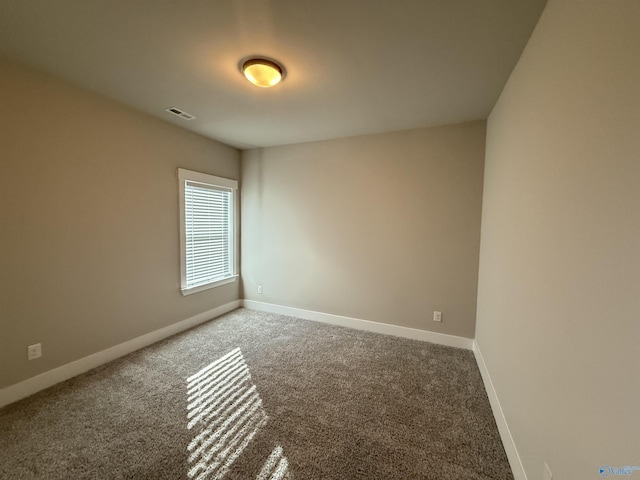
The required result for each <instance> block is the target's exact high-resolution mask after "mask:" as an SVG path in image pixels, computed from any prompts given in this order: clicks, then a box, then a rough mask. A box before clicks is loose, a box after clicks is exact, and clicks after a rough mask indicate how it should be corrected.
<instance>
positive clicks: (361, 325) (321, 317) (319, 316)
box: [242, 300, 473, 350]
mask: <svg viewBox="0 0 640 480" xmlns="http://www.w3.org/2000/svg"><path fill="white" fill-rule="evenodd" d="M242 304H243V306H244V307H245V308H247V309H249V310H258V311H261V312H271V313H279V314H281V315H289V316H292V317H298V318H303V319H305V320H313V321H315V322H322V323H330V324H332V325H340V326H342V327H349V328H355V329H357V330H366V331H369V332H375V333H383V334H385V335H393V336H395V337H403V338H411V339H413V340H421V341H423V342H431V343H438V344H440V345H447V346H449V347H458V348H465V349H467V350H473V339H471V338H464V337H458V336H455V335H446V334H444V333H436V332H429V331H427V330H419V329H417V328H409V327H401V326H399V325H390V324H388V323H378V322H372V321H369V320H361V319H359V318H352V317H343V316H342V315H333V314H330V313H322V312H314V311H312V310H304V309H302V308H295V307H286V306H284V305H275V304H273V303H264V302H256V301H255V300H243V302H242Z"/></svg>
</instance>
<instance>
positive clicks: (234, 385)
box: [187, 348, 290, 480]
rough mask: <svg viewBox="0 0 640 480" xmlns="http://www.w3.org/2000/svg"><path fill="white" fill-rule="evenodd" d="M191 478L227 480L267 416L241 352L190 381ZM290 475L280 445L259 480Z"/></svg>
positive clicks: (270, 479) (188, 382)
mask: <svg viewBox="0 0 640 480" xmlns="http://www.w3.org/2000/svg"><path fill="white" fill-rule="evenodd" d="M187 419H188V423H187V428H188V429H189V430H193V438H192V440H191V442H190V443H189V446H188V452H189V457H188V459H189V465H190V467H189V471H188V475H189V478H190V479H192V480H204V479H210V480H222V479H223V478H224V477H225V475H226V474H227V472H228V471H229V469H230V468H231V466H232V465H233V462H235V461H236V460H237V459H238V457H240V455H241V454H242V452H243V451H244V449H245V448H246V447H247V446H248V445H249V444H250V443H251V441H252V440H253V438H254V437H255V436H256V434H257V433H258V432H259V431H260V429H261V428H262V427H264V426H265V425H266V423H267V421H268V419H269V418H268V417H267V414H266V412H265V411H264V408H263V406H262V399H261V398H260V395H259V394H258V391H257V388H256V386H255V385H254V384H253V383H252V381H251V374H250V373H249V368H248V367H247V364H246V362H245V360H244V357H243V356H242V352H241V351H240V349H239V348H236V349H234V350H232V351H231V352H229V353H228V354H226V355H224V356H223V357H220V358H219V359H218V360H216V361H215V362H213V363H211V364H209V365H207V366H206V367H204V368H203V369H201V370H200V371H198V372H197V373H195V374H194V375H192V376H190V377H189V378H187ZM285 478H290V477H289V472H288V461H287V459H286V457H284V455H283V452H282V447H280V446H277V447H276V448H275V449H274V450H273V451H272V453H271V455H270V456H269V458H268V459H267V461H266V462H265V464H264V466H263V468H262V470H261V471H260V473H259V475H258V477H257V480H284V479H285Z"/></svg>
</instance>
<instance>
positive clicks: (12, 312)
mask: <svg viewBox="0 0 640 480" xmlns="http://www.w3.org/2000/svg"><path fill="white" fill-rule="evenodd" d="M164 107H166V105H158V108H164ZM0 112H1V115H0V122H1V123H0V172H1V174H0V221H1V228H0V239H1V244H2V246H1V249H0V262H1V263H0V268H1V275H0V295H1V302H0V388H1V387H5V386H8V385H11V384H13V383H16V382H18V381H20V380H24V379H26V378H28V377H30V376H33V375H35V374H38V373H41V372H43V371H45V370H49V369H51V368H54V367H57V366H59V365H62V364H65V363H68V362H70V361H72V360H75V359H78V358H81V357H84V356H86V355H89V354H91V353H94V352H97V351H99V350H102V349H105V348H107V347H110V346H112V345H115V344H118V343H121V342H123V341H126V340H128V339H131V338H133V337H136V336H138V335H141V334H144V333H147V332H150V331H153V330H156V329H158V328H161V327H164V326H167V325H169V324H171V323H174V322H176V321H179V320H183V319H185V318H188V317H190V316H192V315H195V314H198V313H201V312H203V311H206V310H208V309H211V308H214V307H216V306H219V305H222V304H225V303H227V302H230V301H233V300H236V299H238V298H239V282H238V283H236V284H232V285H228V286H224V287H220V288H217V289H215V290H208V291H206V292H202V293H198V294H195V295H191V296H188V297H183V296H182V295H181V294H180V270H179V245H178V238H179V233H178V184H177V173H176V169H177V168H178V167H184V168H188V169H193V170H197V171H202V172H207V173H211V174H215V175H219V176H223V177H229V178H236V179H237V178H238V175H239V152H238V151H237V150H235V149H233V148H230V147H227V146H223V145H221V144H218V143H216V142H213V141H211V140H208V139H205V138H203V137H200V136H197V135H195V134H191V133H188V132H187V131H185V130H182V129H179V128H176V127H174V126H171V125H170V124H168V123H164V122H161V121H159V120H156V119H153V118H151V117H148V116H146V115H143V114H139V113H136V112H134V111H133V110H130V109H128V108H125V107H122V106H120V105H119V104H116V103H113V102H111V101H108V100H105V99H103V98H101V97H98V96H95V95H93V94H90V93H87V92H85V91H82V90H79V89H76V88H74V87H72V86H70V85H68V84H66V83H63V82H59V81H58V80H55V79H52V78H51V77H48V76H45V75H42V74H39V73H37V72H34V71H31V70H27V69H24V68H22V67H19V66H16V65H14V64H11V63H7V62H4V61H0ZM36 342H41V343H42V348H43V353H44V356H43V357H42V358H41V359H38V360H35V361H32V362H28V361H27V358H26V357H27V355H26V346H27V345H30V344H32V343H36Z"/></svg>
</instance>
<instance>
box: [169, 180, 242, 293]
mask: <svg viewBox="0 0 640 480" xmlns="http://www.w3.org/2000/svg"><path fill="white" fill-rule="evenodd" d="M179 176H180V177H181V178H180V181H181V182H182V183H181V190H182V191H181V196H182V199H183V212H182V213H183V215H182V217H183V222H182V227H183V232H182V235H181V237H182V239H183V242H182V243H183V245H182V247H183V248H182V250H183V259H182V260H183V262H182V263H183V265H182V267H183V268H182V270H183V271H182V291H183V293H194V292H195V291H200V290H202V289H203V288H210V287H212V286H216V285H218V284H221V283H228V282H227V281H229V280H230V279H234V278H235V265H234V263H235V219H234V215H235V212H234V204H235V198H234V195H235V188H234V186H233V184H235V181H231V180H227V179H222V178H218V177H213V176H211V175H205V174H197V173H196V172H189V171H186V170H182V169H180V172H179ZM203 180H207V182H204V181H203ZM209 182H211V183H209ZM230 183H231V186H230V185H229V184H230ZM221 184H223V185H221ZM224 184H226V185H224Z"/></svg>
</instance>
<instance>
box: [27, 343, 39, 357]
mask: <svg viewBox="0 0 640 480" xmlns="http://www.w3.org/2000/svg"><path fill="white" fill-rule="evenodd" d="M41 356H42V344H41V343H36V344H35V345H29V346H28V347H27V358H28V359H29V360H34V359H36V358H40V357H41Z"/></svg>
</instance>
